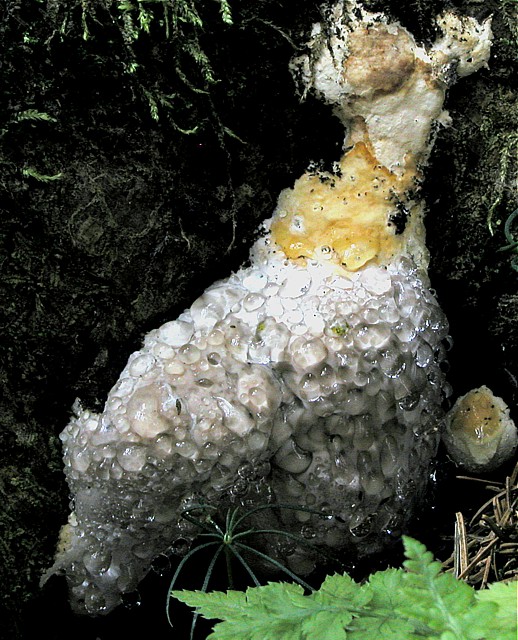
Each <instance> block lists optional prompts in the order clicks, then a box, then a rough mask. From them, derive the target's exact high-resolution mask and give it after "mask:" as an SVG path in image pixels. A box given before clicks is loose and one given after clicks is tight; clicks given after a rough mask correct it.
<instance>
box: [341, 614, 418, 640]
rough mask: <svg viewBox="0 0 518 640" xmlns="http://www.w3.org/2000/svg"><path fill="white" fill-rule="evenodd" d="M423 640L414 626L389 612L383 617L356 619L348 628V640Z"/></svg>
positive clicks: (367, 616)
mask: <svg viewBox="0 0 518 640" xmlns="http://www.w3.org/2000/svg"><path fill="white" fill-rule="evenodd" d="M378 638H379V640H423V636H422V635H416V634H415V633H414V625H413V624H412V623H411V622H409V621H408V620H404V619H403V618H398V617H397V616H395V615H394V613H392V615H390V614H389V612H388V611H387V612H386V613H385V615H383V616H378V615H376V616H372V617H370V616H369V615H366V616H362V617H360V618H356V619H355V620H354V621H353V622H352V623H351V624H350V625H349V627H348V628H347V640H377V639H378Z"/></svg>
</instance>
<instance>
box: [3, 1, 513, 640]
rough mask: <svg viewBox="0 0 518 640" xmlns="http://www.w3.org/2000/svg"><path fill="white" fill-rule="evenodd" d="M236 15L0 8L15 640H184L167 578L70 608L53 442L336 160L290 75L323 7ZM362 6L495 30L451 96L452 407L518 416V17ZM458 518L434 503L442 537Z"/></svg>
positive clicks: (412, 5)
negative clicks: (131, 601) (511, 247)
mask: <svg viewBox="0 0 518 640" xmlns="http://www.w3.org/2000/svg"><path fill="white" fill-rule="evenodd" d="M229 2H230V7H231V9H232V18H233V24H227V23H225V22H224V21H223V20H222V16H221V12H220V9H221V3H220V1H219V0H178V2H177V3H176V4H177V5H178V6H184V7H187V8H188V7H194V8H195V9H196V10H197V11H198V12H199V16H200V18H201V19H202V22H203V24H202V25H198V26H196V25H193V24H191V23H189V21H184V22H178V24H177V25H176V26H175V25H174V24H173V23H170V24H169V33H166V25H165V21H164V15H163V6H164V5H168V4H171V3H170V2H169V3H168V2H164V3H153V4H149V5H145V6H146V7H147V9H149V11H150V13H149V14H148V22H149V32H148V33H147V32H146V30H145V26H146V16H145V15H144V17H143V18H142V23H139V21H138V12H137V11H136V10H135V9H133V10H132V9H131V3H130V2H112V1H111V0H97V1H95V0H90V1H89V0H83V1H81V0H48V1H44V0H25V2H22V1H21V0H3V2H2V3H1V5H0V16H1V22H0V46H1V57H0V88H1V92H2V101H1V103H0V167H1V170H2V172H1V175H0V207H1V228H0V247H1V249H0V265H1V271H0V273H1V276H0V278H1V281H0V285H1V286H0V326H1V332H2V333H1V335H2V337H1V342H0V348H1V359H0V380H1V389H2V393H1V397H0V457H1V464H0V501H1V507H0V554H1V562H0V613H1V615H0V636H1V637H2V638H6V639H11V638H12V639H13V640H17V639H18V638H23V639H24V640H26V639H28V638H32V637H46V638H55V639H56V640H57V639H61V638H65V637H67V638H68V637H70V636H73V637H75V638H85V639H89V640H90V639H91V640H94V639H95V638H103V639H106V638H114V637H122V636H123V634H126V636H127V637H137V631H139V630H145V632H146V633H150V634H153V635H154V637H155V638H161V637H164V638H165V637H176V638H180V637H183V636H182V635H181V632H179V631H176V632H174V631H170V630H168V627H167V626H166V623H165V618H164V601H165V595H163V596H162V593H163V594H165V590H166V588H167V584H168V579H170V576H169V578H168V579H167V580H166V581H165V582H164V583H163V584H162V583H160V588H158V589H157V588H156V585H155V586H150V587H148V586H147V583H148V582H150V581H153V579H154V580H155V581H157V580H158V581H159V582H160V580H161V579H160V577H159V576H156V577H155V578H153V576H151V578H150V579H149V580H147V581H146V583H145V584H144V585H143V588H142V591H141V595H142V601H143V604H142V606H141V607H139V608H138V609H127V608H119V610H117V611H116V612H114V613H113V614H112V615H111V616H108V618H105V619H101V620H93V621H92V620H84V619H79V618H75V617H74V616H72V615H71V614H70V613H69V611H68V609H67V604H66V594H65V590H64V585H63V584H62V583H61V581H53V583H52V584H50V585H49V586H48V587H46V588H45V590H44V591H43V592H41V591H40V589H39V586H38V582H39V578H40V575H41V573H42V572H43V571H44V570H45V569H46V568H47V567H48V566H49V565H50V564H51V562H52V555H53V550H54V545H55V542H56V538H57V533H58V530H59V527H60V526H61V525H62V524H63V523H64V522H65V521H66V517H67V514H68V501H69V496H68V491H67V486H66V484H65V481H64V476H63V473H62V461H61V450H60V442H59V439H58V435H59V433H60V432H61V431H62V429H63V427H64V426H65V424H66V423H67V421H68V417H69V415H70V410H71V406H72V404H73V402H74V399H75V398H76V397H80V398H81V400H82V401H83V403H84V405H86V406H88V407H90V408H93V409H100V408H101V407H102V405H103V402H104V399H105V397H106V394H107V392H108V391H109V389H110V388H111V386H112V385H113V384H114V382H115V381H116V379H117V378H118V375H119V372H120V371H121V369H122V368H123V366H124V364H125V362H126V360H127V357H128V355H129V354H130V353H131V352H132V351H134V350H135V349H137V348H139V346H140V343H141V340H142V337H143V335H144V334H145V333H146V332H147V331H149V330H151V329H152V328H154V327H157V326H159V325H160V324H161V323H163V322H165V321H167V320H170V319H174V318H175V317H177V316H178V314H179V313H180V312H181V311H183V310H184V309H185V308H186V307H187V306H189V305H190V304H191V303H192V302H193V301H194V299H195V298H196V297H197V296H198V295H199V294H200V293H202V292H203V290H204V289H205V288H206V287H207V286H208V285H210V284H211V283H212V282H213V281H214V280H215V279H217V278H220V277H225V276H226V275H228V274H229V273H230V271H231V270H235V269H237V268H238V267H239V266H240V265H241V264H242V263H243V261H245V260H246V258H247V255H248V250H249V247H250V246H251V244H252V242H253V240H254V237H255V234H256V230H257V227H258V224H259V222H260V221H261V220H262V219H264V218H266V217H269V216H270V215H271V213H272V210H273V208H274V207H275V203H276V199H277V196H278V193H279V191H280V190H281V189H283V188H285V187H288V186H291V185H292V184H293V182H294V180H295V178H296V177H298V176H299V175H300V174H301V173H302V172H303V171H304V170H305V168H306V166H307V164H308V163H309V161H310V160H320V159H323V160H324V161H328V162H329V161H332V160H334V159H337V158H338V157H339V155H340V149H341V142H342V131H341V126H340V125H339V123H338V121H336V120H335V119H334V118H333V116H332V115H331V113H330V110H329V109H328V108H326V107H324V106H323V105H321V104H320V103H318V102H317V101H316V100H314V99H313V98H311V97H310V98H308V99H307V101H305V102H303V103H300V101H299V98H298V97H297V95H296V91H295V87H294V84H293V81H292V79H291V76H290V74H289V72H288V62H289V60H290V58H291V57H292V56H293V54H294V53H296V51H297V50H298V48H299V47H301V46H302V45H303V43H304V41H305V39H306V38H307V34H308V32H309V29H310V26H311V24H312V23H313V22H315V21H317V20H318V19H319V15H320V14H319V5H320V3H319V2H316V1H314V0H298V1H297V2H296V3H294V2H292V1H290V0H254V2H250V1H245V0H229ZM133 4H134V5H137V4H138V3H137V2H133ZM365 4H366V5H367V6H368V7H370V8H373V9H376V10H379V9H382V10H384V11H386V12H387V13H389V14H390V15H391V16H393V17H394V18H397V19H399V20H400V21H401V22H402V24H403V25H404V26H406V27H408V28H409V29H410V30H411V31H412V33H414V34H415V35H416V37H417V38H418V39H420V40H423V41H426V40H429V39H433V38H434V36H435V30H434V21H433V17H434V16H435V15H436V14H437V13H438V12H440V11H441V10H442V9H444V8H445V7H452V6H454V7H457V8H458V10H459V11H460V12H461V13H464V14H470V15H474V16H476V17H477V18H479V19H483V18H485V17H487V16H488V15H490V14H493V16H494V17H493V29H494V34H495V39H494V46H493V50H492V56H491V60H490V66H489V69H485V70H482V71H480V72H478V73H477V74H475V75H473V76H471V77H469V78H467V79H463V80H461V81H460V82H459V83H458V85H456V86H454V87H453V88H452V89H451V91H450V92H449V96H448V101H447V108H448V109H449V111H450V114H451V116H452V118H453V126H452V127H450V128H449V129H445V130H442V131H440V133H439V136H438V140H437V144H436V147H435V150H434V153H433V156H432V161H431V166H430V171H429V174H428V179H427V182H426V185H425V195H426V200H427V204H428V210H429V213H428V217H427V229H428V246H429V248H430V252H431V256H432V262H431V270H430V274H431V278H432V283H433V286H434V287H435V288H436V290H437V292H438V296H439V299H440V301H441V304H442V306H443V308H444V309H445V311H446V313H447V315H448V317H449V319H450V323H451V334H452V336H453V339H454V348H453V350H452V351H451V357H450V363H451V372H450V381H451V383H452V384H453V386H454V392H455V396H458V395H461V394H463V393H465V392H466V391H468V390H469V389H470V388H472V387H474V386H479V385H481V384H487V385H488V386H490V387H491V388H492V389H493V391H494V392H495V393H496V394H497V395H501V396H502V397H503V398H504V399H505V401H506V402H507V403H508V404H509V405H510V407H511V412H512V415H513V417H514V419H515V420H517V418H518V412H517V410H516V402H517V399H518V384H517V378H518V322H517V317H518V288H517V285H518V271H516V270H515V269H513V266H512V262H511V261H512V258H513V254H512V253H511V252H498V249H499V248H501V247H502V246H504V245H505V244H507V241H506V239H505V236H504V233H503V227H504V223H505V220H506V219H507V218H508V216H509V215H510V214H511V213H512V211H513V210H514V209H516V207H517V206H518V195H517V180H518V162H517V153H518V126H517V125H518V104H517V100H518V86H517V83H518V80H517V79H518V21H517V7H518V4H517V2H516V0H488V1H485V0H471V1H469V0H459V1H458V2H454V3H451V2H445V1H443V0H415V1H413V2H408V3H401V2H399V1H398V0H370V1H367V2H365ZM121 7H122V8H121ZM124 7H126V8H124ZM161 12H162V13H161ZM131 19H133V22H131ZM137 32H140V35H138V37H136V34H137ZM200 52H203V53H204V54H205V55H206V59H205V58H203V57H202V56H201V54H200ZM193 129H194V131H191V133H186V130H193ZM488 216H491V220H492V228H493V233H491V232H490V229H489V227H488V222H487V219H488ZM515 228H516V227H515ZM517 235H518V229H517V231H516V232H515V237H516V236H517ZM444 473H445V477H446V479H447V480H448V478H449V480H448V482H451V483H454V480H453V478H451V477H450V476H448V473H450V472H449V471H446V472H444ZM446 485H447V483H446ZM447 486H448V488H447V489H446V490H444V489H443V490H442V491H443V493H442V494H441V490H440V488H439V490H438V495H439V500H440V499H441V495H443V497H444V496H445V495H452V494H453V495H455V496H456V499H457V500H458V501H459V504H455V505H453V506H452V507H451V509H453V510H455V509H458V508H459V506H461V504H460V503H462V501H463V500H465V499H466V500H467V499H468V497H467V496H463V495H462V492H456V491H453V492H452V489H451V487H452V485H447ZM444 499H445V498H444ZM448 509H450V506H448ZM448 509H445V510H442V509H441V508H440V507H437V505H436V506H435V511H434V513H435V516H434V517H435V518H436V520H435V521H434V526H435V527H436V528H438V529H441V530H442V532H443V533H444V532H448V531H450V530H451V529H452V527H453V523H452V522H451V523H450V522H449V521H444V518H446V520H447V519H448V517H449V513H450V511H448ZM443 511H444V513H443ZM446 513H447V514H448V515H445V514H446ZM437 518H439V519H440V518H443V521H440V522H438V521H437ZM429 529H430V526H429V523H428V524H427V530H429ZM438 535H439V537H440V534H438ZM426 542H427V543H428V544H429V545H430V546H431V547H432V550H433V551H435V552H439V551H440V548H441V544H442V543H440V542H439V541H437V542H436V548H435V549H434V548H433V547H434V541H433V539H429V540H426ZM162 580H163V579H162ZM153 589H154V591H153ZM160 589H162V591H160ZM148 591H149V593H154V594H155V595H154V596H153V597H148V598H147V600H146V593H148ZM157 592H158V593H159V594H160V595H159V596H158V597H157V596H156V593H157ZM34 624H36V625H37V627H38V635H37V636H36V635H34V632H32V631H31V630H30V629H31V628H33V625H34ZM175 633H176V635H175Z"/></svg>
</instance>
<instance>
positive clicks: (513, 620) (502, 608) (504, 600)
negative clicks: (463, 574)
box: [476, 582, 518, 640]
mask: <svg viewBox="0 0 518 640" xmlns="http://www.w3.org/2000/svg"><path fill="white" fill-rule="evenodd" d="M476 598H477V600H478V601H479V602H485V603H493V604H496V605H497V607H498V609H497V610H496V612H495V614H494V617H493V619H492V620H491V623H492V625H494V626H492V628H493V630H494V632H495V633H496V632H498V633H499V634H500V635H499V636H498V637H499V638H502V640H516V638H517V637H518V629H517V626H518V582H507V583H503V582H496V583H495V584H491V585H489V588H488V589H484V590H483V591H477V592H476ZM493 637H496V636H495V634H493Z"/></svg>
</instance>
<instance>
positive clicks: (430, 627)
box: [172, 538, 517, 640]
mask: <svg viewBox="0 0 518 640" xmlns="http://www.w3.org/2000/svg"><path fill="white" fill-rule="evenodd" d="M404 544H405V551H406V556H407V560H406V561H405V563H404V566H405V570H403V569H388V570H386V571H382V572H378V573H375V574H373V575H372V576H371V577H370V579H369V581H368V582H367V583H366V584H363V585H360V584H358V583H356V582H355V581H354V580H353V579H352V578H350V577H349V576H347V575H338V574H336V575H331V576H328V577H327V578H326V579H325V580H324V582H323V584H322V586H321V588H320V589H319V590H318V591H315V592H313V593H310V594H309V595H304V590H303V589H302V587H301V586H299V585H297V584H285V583H279V582H271V583H269V584H268V585H266V586H262V587H255V588H249V589H248V590H247V591H246V593H241V592H237V591H229V592H227V593H226V594H224V593H200V592H193V591H174V592H173V593H172V595H174V596H175V597H176V598H178V599H179V600H181V601H182V602H185V603H187V604H189V605H190V606H193V607H196V609H197V611H198V612H199V613H201V614H202V615H204V616H205V617H206V618H217V619H220V620H222V622H219V623H217V624H216V625H215V627H214V630H213V632H212V634H211V635H210V636H209V638H210V640H423V639H427V640H433V639H437V640H488V639H493V638H494V639H495V640H497V639H498V640H516V598H517V583H513V584H505V585H500V584H499V585H493V586H491V587H490V588H489V589H488V590H486V591H482V592H475V590H474V589H472V588H471V587H469V586H468V585H466V584H465V583H464V582H461V581H459V580H456V579H455V578H454V577H453V576H452V575H451V574H446V573H443V572H442V570H441V565H440V563H438V562H436V561H435V560H434V559H433V556H432V554H431V553H429V552H428V551H427V550H426V548H425V547H424V545H422V544H421V543H419V542H417V541H415V540H412V539H411V538H404Z"/></svg>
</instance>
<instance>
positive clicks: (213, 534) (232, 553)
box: [166, 504, 338, 639]
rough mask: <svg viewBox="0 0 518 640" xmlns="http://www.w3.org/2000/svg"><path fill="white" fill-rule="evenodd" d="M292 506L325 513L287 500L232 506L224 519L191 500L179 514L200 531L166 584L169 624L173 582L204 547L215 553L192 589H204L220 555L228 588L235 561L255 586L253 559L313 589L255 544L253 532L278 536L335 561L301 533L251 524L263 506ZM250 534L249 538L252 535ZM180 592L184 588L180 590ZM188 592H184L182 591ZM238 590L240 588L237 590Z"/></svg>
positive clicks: (273, 508) (193, 626) (211, 509)
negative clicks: (200, 578) (200, 580)
mask: <svg viewBox="0 0 518 640" xmlns="http://www.w3.org/2000/svg"><path fill="white" fill-rule="evenodd" d="M283 509H287V510H292V511H299V512H300V511H303V512H305V513H311V514H313V515H317V516H319V517H326V514H322V512H320V511H315V510H312V509H308V508H307V507H302V506H300V505H288V504H264V505H259V506H257V507H254V508H252V509H248V510H244V509H243V508H242V507H233V508H232V507H231V508H229V509H228V510H227V512H226V517H225V519H224V522H219V520H218V509H217V508H216V507H214V506H212V505H208V504H194V505H192V506H190V507H189V508H188V509H185V510H184V511H183V512H182V517H183V518H184V519H185V520H187V521H188V522H190V523H191V524H193V525H195V526H196V527H198V529H199V530H200V531H201V533H200V534H198V536H197V538H196V541H195V544H194V545H193V547H192V548H191V549H190V550H189V552H188V553H187V554H186V555H185V556H184V557H183V558H182V560H181V561H180V563H179V564H178V566H177V568H176V571H175V573H174V575H173V578H172V580H171V584H170V585H169V590H168V595H167V602H166V614H167V619H168V621H169V624H170V625H171V627H174V621H173V617H174V616H173V615H172V614H171V595H172V594H173V593H176V592H175V591H174V587H175V586H176V584H177V582H178V579H179V578H180V575H181V573H182V570H183V569H184V567H185V565H186V564H187V563H188V562H189V561H190V560H191V559H192V557H193V556H194V555H198V554H199V553H200V552H201V551H204V550H209V549H210V550H213V551H214V554H213V556H212V558H211V560H210V561H209V564H208V566H207V570H206V572H205V577H204V579H203V583H202V585H201V590H200V591H199V592H194V593H206V592H207V589H208V586H209V581H210V579H211V577H212V575H213V573H214V570H215V567H216V566H217V562H218V559H219V558H220V557H222V559H223V560H224V562H225V567H226V578H227V584H228V586H229V588H230V589H233V588H234V565H235V564H237V565H238V566H241V567H242V568H243V569H244V570H245V574H246V575H247V576H248V578H249V579H250V580H251V581H252V583H253V584H254V585H255V586H256V587H259V586H260V581H259V578H258V575H257V573H256V571H254V569H253V568H252V566H251V564H250V562H251V561H252V560H253V559H255V560H258V561H259V562H260V563H262V564H263V565H264V564H266V565H270V566H271V567H272V568H273V569H274V571H277V572H280V573H283V574H285V575H286V576H288V577H289V578H290V579H291V580H293V581H294V583H295V584H296V585H297V586H298V588H299V589H301V591H302V593H303V592H304V590H306V591H307V592H313V591H314V589H313V587H312V586H311V585H309V584H308V583H307V582H305V581H304V580H303V579H302V578H300V577H299V576H297V575H296V574H295V573H294V572H293V571H291V570H290V569H289V568H288V567H286V566H285V565H283V564H282V563H280V562H279V561H278V560H276V559H275V558H272V557H271V556H269V555H267V554H265V553H263V552H262V551H261V550H260V549H259V548H257V546H258V545H257V544H255V541H254V539H253V538H254V536H255V537H257V536H264V535H269V536H278V537H279V538H280V539H282V538H285V539H290V540H293V541H295V542H296V543H297V544H301V545H304V546H306V547H309V548H311V549H312V550H313V551H314V552H317V553H319V554H321V555H323V556H325V557H326V558H327V559H328V560H331V561H332V562H334V563H337V562H338V561H337V560H336V558H334V557H332V556H331V555H330V554H328V553H327V552H326V551H324V550H322V549H320V548H318V547H316V546H315V545H314V544H312V543H311V541H309V540H306V539H305V538H303V537H302V536H299V535H295V534H293V533H289V532H287V531H283V530H281V529H275V528H271V527H267V528H262V527H257V526H255V525H254V524H253V522H251V521H253V520H254V517H255V516H257V515H258V514H259V513H260V512H261V511H265V510H270V511H271V510H283ZM251 538H252V539H251ZM182 593H183V592H182ZM185 593H187V592H185ZM238 593H239V592H238ZM197 619H198V612H195V613H194V615H193V620H192V625H191V634H190V637H191V639H192V638H193V637H194V630H195V627H196V622H197Z"/></svg>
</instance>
